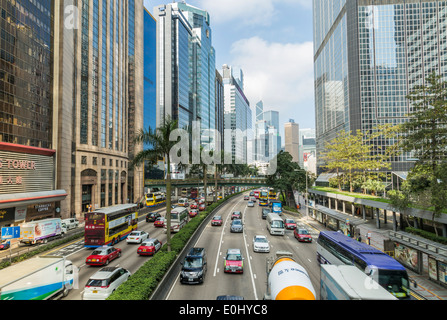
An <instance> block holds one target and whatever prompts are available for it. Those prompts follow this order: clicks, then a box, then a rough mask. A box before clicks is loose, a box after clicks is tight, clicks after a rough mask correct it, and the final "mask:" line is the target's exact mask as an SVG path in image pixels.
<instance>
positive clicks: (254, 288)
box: [242, 207, 258, 300]
mask: <svg viewBox="0 0 447 320" xmlns="http://www.w3.org/2000/svg"><path fill="white" fill-rule="evenodd" d="M246 210H247V207H245V209H244V213H243V217H242V218H245V211H246ZM244 224H245V219H244ZM243 233H244V237H243V238H244V242H245V251H246V252H247V257H250V259H248V268H249V269H250V278H251V283H252V285H253V293H254V295H255V300H258V295H257V293H256V284H255V278H254V277H253V269H252V268H251V262H250V260H251V256H250V253H249V252H248V245H247V239H246V238H247V236H246V234H245V228H244V229H243Z"/></svg>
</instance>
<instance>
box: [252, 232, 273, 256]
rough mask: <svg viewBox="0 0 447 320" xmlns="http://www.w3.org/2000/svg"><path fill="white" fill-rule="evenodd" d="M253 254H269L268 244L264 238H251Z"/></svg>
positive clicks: (258, 236)
mask: <svg viewBox="0 0 447 320" xmlns="http://www.w3.org/2000/svg"><path fill="white" fill-rule="evenodd" d="M253 251H254V252H270V244H269V241H268V239H267V237H266V236H262V235H256V236H254V238H253Z"/></svg>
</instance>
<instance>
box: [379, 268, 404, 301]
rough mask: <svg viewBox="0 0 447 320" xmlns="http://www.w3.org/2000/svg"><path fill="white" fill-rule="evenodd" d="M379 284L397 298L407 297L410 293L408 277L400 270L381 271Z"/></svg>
mask: <svg viewBox="0 0 447 320" xmlns="http://www.w3.org/2000/svg"><path fill="white" fill-rule="evenodd" d="M379 284H380V285H381V286H382V287H384V288H385V289H387V290H388V291H389V292H390V293H392V294H393V295H394V296H396V297H397V298H404V297H407V296H408V294H409V292H410V289H409V288H410V284H409V281H408V275H407V273H406V272H404V271H400V270H384V269H380V270H379Z"/></svg>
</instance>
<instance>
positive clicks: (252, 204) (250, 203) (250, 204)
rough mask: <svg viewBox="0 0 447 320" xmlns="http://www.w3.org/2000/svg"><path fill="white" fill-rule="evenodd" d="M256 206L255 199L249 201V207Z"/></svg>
mask: <svg viewBox="0 0 447 320" xmlns="http://www.w3.org/2000/svg"><path fill="white" fill-rule="evenodd" d="M254 206H255V204H254V202H253V201H251V200H250V201H248V202H247V207H254Z"/></svg>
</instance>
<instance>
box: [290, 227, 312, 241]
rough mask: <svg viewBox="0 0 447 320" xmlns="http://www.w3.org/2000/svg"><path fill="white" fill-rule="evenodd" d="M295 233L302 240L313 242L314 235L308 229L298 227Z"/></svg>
mask: <svg viewBox="0 0 447 320" xmlns="http://www.w3.org/2000/svg"><path fill="white" fill-rule="evenodd" d="M293 235H294V236H295V238H296V239H297V240H298V241H300V242H312V236H311V235H310V233H309V231H307V229H301V228H296V229H295V231H294V232H293Z"/></svg>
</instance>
